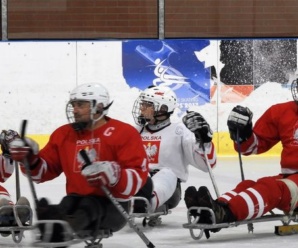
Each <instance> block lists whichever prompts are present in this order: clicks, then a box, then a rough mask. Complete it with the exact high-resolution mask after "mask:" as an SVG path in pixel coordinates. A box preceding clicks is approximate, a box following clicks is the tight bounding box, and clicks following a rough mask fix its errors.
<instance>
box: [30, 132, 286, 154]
mask: <svg viewBox="0 0 298 248" xmlns="http://www.w3.org/2000/svg"><path fill="white" fill-rule="evenodd" d="M27 136H28V137H30V138H32V139H34V140H35V141H36V142H37V143H38V144H39V148H40V149H42V148H43V147H44V146H45V145H46V143H47V142H48V140H49V137H50V135H48V134H31V135H27ZM213 142H214V145H215V148H216V151H217V155H218V156H238V153H237V152H236V151H235V150H234V147H233V142H232V140H231V139H230V136H229V133H228V132H215V133H214V134H213ZM281 149H282V146H281V143H280V142H279V143H278V144H276V145H275V146H274V147H272V148H271V150H270V151H268V152H266V153H264V154H260V155H258V156H280V153H281Z"/></svg>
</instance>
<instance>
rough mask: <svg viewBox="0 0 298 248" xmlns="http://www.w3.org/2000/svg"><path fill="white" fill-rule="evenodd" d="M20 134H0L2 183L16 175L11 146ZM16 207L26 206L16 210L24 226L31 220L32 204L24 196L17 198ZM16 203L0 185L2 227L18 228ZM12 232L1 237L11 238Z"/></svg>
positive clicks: (10, 131) (8, 132) (0, 175)
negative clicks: (15, 214) (15, 215)
mask: <svg viewBox="0 0 298 248" xmlns="http://www.w3.org/2000/svg"><path fill="white" fill-rule="evenodd" d="M16 137H19V134H18V133H17V132H15V131H13V130H3V131H2V132H1V134H0V145H1V150H2V155H0V183H4V182H6V180H7V179H8V178H10V177H11V175H12V174H13V173H14V169H15V165H14V162H13V160H12V159H11V157H10V152H9V144H10V142H11V141H13V140H14V139H15V138H16ZM17 197H19V198H18V199H17V202H16V203H15V204H16V205H19V206H20V205H25V206H27V207H25V208H22V209H21V208H16V210H17V213H18V216H19V218H20V220H21V222H22V224H23V225H25V224H26V222H27V221H29V219H30V210H29V208H30V203H29V201H28V199H27V198H26V197H24V196H17ZM13 206H14V202H13V200H12V199H11V196H10V194H9V192H8V191H7V189H6V188H5V187H4V186H3V185H0V227H3V226H4V227H9V226H17V223H16V220H15V217H14V214H13ZM10 234H11V232H10V231H3V232H1V236H4V237H6V236H9V235H10Z"/></svg>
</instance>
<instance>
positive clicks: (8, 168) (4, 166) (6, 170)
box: [0, 155, 14, 183]
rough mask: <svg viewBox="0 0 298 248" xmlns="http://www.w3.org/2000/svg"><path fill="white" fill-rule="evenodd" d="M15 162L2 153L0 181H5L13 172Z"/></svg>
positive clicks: (0, 158) (0, 156)
mask: <svg viewBox="0 0 298 248" xmlns="http://www.w3.org/2000/svg"><path fill="white" fill-rule="evenodd" d="M13 171H14V164H13V162H12V161H10V159H9V158H6V157H4V156H3V155H0V182H1V183H4V182H5V181H6V180H7V179H8V178H10V176H11V175H12V174H13Z"/></svg>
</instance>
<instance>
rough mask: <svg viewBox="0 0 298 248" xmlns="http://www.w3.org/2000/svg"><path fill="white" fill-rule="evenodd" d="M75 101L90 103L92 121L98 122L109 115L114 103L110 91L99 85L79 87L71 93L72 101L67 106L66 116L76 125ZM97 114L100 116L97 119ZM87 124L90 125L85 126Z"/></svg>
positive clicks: (90, 84) (89, 84) (91, 84)
mask: <svg viewBox="0 0 298 248" xmlns="http://www.w3.org/2000/svg"><path fill="white" fill-rule="evenodd" d="M74 101H88V102H90V121H97V120H99V119H101V118H102V117H103V116H105V115H107V114H108V110H109V107H110V106H111V105H112V103H113V102H110V95H109V92H108V90H107V89H106V88H105V87H104V86H103V85H101V84H99V83H88V84H81V85H79V86H77V87H76V88H75V89H73V90H72V91H71V92H70V99H69V102H68V103H67V106H66V116H67V119H68V121H69V122H70V123H72V124H74V123H75V119H74V116H73V107H72V102H74ZM99 104H100V106H99ZM95 114H100V115H99V117H97V118H95V117H94V115H95ZM87 124H88V123H84V125H85V126H86V125H87ZM79 129H80V128H79ZM81 129H82V128H81Z"/></svg>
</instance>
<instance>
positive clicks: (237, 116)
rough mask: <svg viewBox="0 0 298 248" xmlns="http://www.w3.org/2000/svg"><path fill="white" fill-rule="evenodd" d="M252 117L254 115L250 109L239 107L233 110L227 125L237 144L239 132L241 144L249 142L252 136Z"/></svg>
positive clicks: (231, 136)
mask: <svg viewBox="0 0 298 248" xmlns="http://www.w3.org/2000/svg"><path fill="white" fill-rule="evenodd" d="M252 117H253V113H252V112H251V111H250V109H249V108H246V107H242V106H239V105H237V106H236V107H234V108H233V109H232V111H231V113H230V115H229V117H228V123H227V124H228V128H229V132H230V138H231V139H232V140H234V141H236V142H237V130H238V132H239V133H238V135H239V142H240V143H242V142H243V141H246V140H248V138H249V137H250V136H251V135H252Z"/></svg>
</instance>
